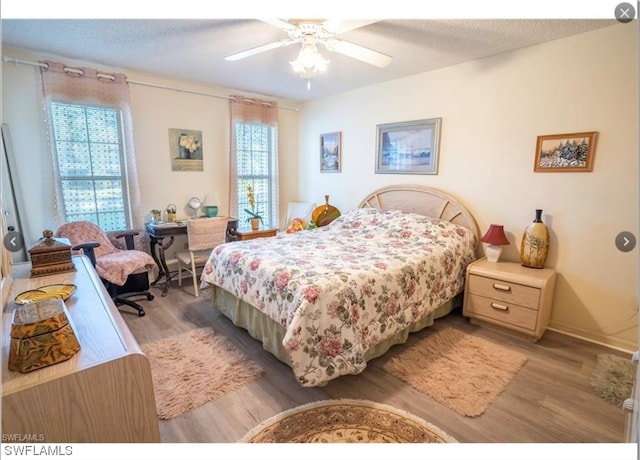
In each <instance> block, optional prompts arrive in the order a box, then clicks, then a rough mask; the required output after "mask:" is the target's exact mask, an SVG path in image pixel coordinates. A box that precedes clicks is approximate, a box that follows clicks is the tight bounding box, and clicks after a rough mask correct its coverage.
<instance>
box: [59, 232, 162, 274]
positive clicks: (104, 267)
mask: <svg viewBox="0 0 640 460" xmlns="http://www.w3.org/2000/svg"><path fill="white" fill-rule="evenodd" d="M55 236H56V237H60V238H68V239H69V241H70V242H71V245H72V246H75V245H76V244H81V243H86V242H87V241H95V242H97V243H100V246H98V247H97V248H95V249H94V252H95V255H96V272H98V275H99V276H100V278H103V279H105V280H107V281H109V282H111V283H113V284H117V285H118V286H122V285H124V283H125V282H126V281H127V277H128V276H129V275H130V274H132V273H139V272H141V271H148V270H153V268H154V267H155V265H156V264H155V262H154V261H153V258H152V257H151V256H150V255H149V254H147V253H146V252H144V251H138V250H135V249H132V250H129V251H127V250H121V249H118V248H116V247H115V246H114V245H113V243H111V241H110V240H109V238H108V237H107V235H106V234H105V233H104V232H103V231H102V229H101V228H100V227H98V226H97V225H95V224H94V223H92V222H87V221H81V222H69V223H66V224H63V225H62V226H60V228H58V231H57V232H56V235H55Z"/></svg>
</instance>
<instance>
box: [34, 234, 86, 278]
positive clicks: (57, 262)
mask: <svg viewBox="0 0 640 460" xmlns="http://www.w3.org/2000/svg"><path fill="white" fill-rule="evenodd" d="M42 236H43V237H44V238H43V240H42V241H40V242H39V243H38V244H36V245H35V246H34V247H32V248H31V249H29V255H30V256H31V277H32V278H34V277H36V276H45V275H52V274H55V273H63V272H73V271H76V268H75V266H74V264H73V262H72V261H71V245H70V244H68V241H69V240H67V239H64V238H53V232H52V231H51V230H45V231H44V232H42Z"/></svg>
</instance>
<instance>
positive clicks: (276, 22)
mask: <svg viewBox="0 0 640 460" xmlns="http://www.w3.org/2000/svg"><path fill="white" fill-rule="evenodd" d="M260 21H262V22H266V23H267V24H271V25H272V26H275V27H277V28H279V29H282V30H287V31H289V30H292V29H295V28H296V26H295V24H291V23H290V22H287V21H285V20H284V19H268V18H261V19H260Z"/></svg>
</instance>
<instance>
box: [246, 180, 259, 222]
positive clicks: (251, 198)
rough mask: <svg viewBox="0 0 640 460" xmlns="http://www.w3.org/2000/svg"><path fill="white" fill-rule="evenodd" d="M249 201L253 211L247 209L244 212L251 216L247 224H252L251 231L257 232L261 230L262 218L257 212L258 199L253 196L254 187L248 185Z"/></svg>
mask: <svg viewBox="0 0 640 460" xmlns="http://www.w3.org/2000/svg"><path fill="white" fill-rule="evenodd" d="M247 199H248V200H249V207H250V208H251V209H245V210H244V211H245V212H246V213H247V214H249V217H247V222H251V230H253V231H256V230H258V228H260V223H262V216H261V215H260V214H258V213H257V211H256V198H255V195H254V194H253V187H252V186H251V185H247Z"/></svg>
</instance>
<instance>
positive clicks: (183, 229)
mask: <svg viewBox="0 0 640 460" xmlns="http://www.w3.org/2000/svg"><path fill="white" fill-rule="evenodd" d="M201 219H206V217H204V218H201ZM144 228H145V230H146V232H147V234H148V235H149V245H150V246H151V257H153V260H154V261H155V263H156V265H157V266H158V276H157V277H156V279H155V281H153V282H152V283H151V286H155V285H156V284H158V282H159V281H160V280H161V279H162V278H164V286H163V287H162V297H164V296H166V295H167V291H168V290H169V282H170V281H171V279H172V278H173V277H174V276H175V275H176V274H177V272H173V273H171V272H169V268H168V267H167V259H166V257H165V251H166V250H167V249H169V247H171V245H172V244H173V241H174V239H175V236H176V235H186V234H187V224H185V223H183V222H158V223H154V222H147V223H146V224H144ZM237 228H238V220H237V219H233V218H231V217H230V218H229V222H228V223H227V237H226V240H227V241H236V240H237V239H238V237H237V235H236V229H237ZM167 237H169V240H168V241H167V242H163V241H164V239H165V238H167Z"/></svg>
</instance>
